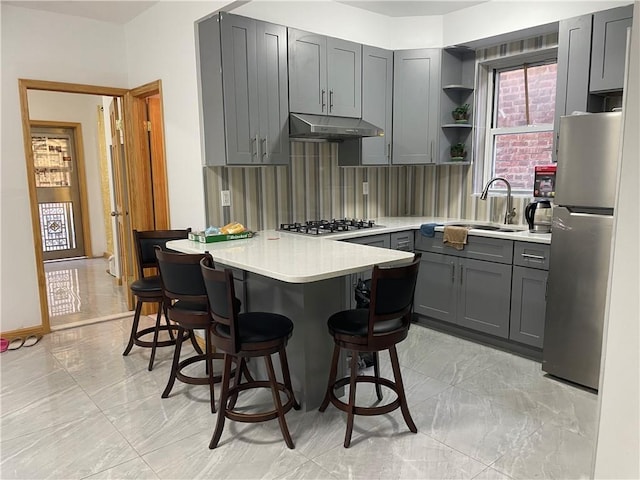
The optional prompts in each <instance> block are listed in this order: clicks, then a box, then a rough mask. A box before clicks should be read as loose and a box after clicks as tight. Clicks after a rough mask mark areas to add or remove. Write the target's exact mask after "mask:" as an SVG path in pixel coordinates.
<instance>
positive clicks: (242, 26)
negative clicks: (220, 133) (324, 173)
mask: <svg viewBox="0 0 640 480" xmlns="http://www.w3.org/2000/svg"><path fill="white" fill-rule="evenodd" d="M220 28H221V37H222V83H223V91H224V114H225V136H226V145H227V164H245V165H246V164H252V163H259V162H260V158H258V148H259V145H258V143H259V138H258V118H259V117H258V70H257V69H258V66H257V60H256V22H255V20H251V19H248V18H245V17H238V16H235V15H221V16H220Z"/></svg>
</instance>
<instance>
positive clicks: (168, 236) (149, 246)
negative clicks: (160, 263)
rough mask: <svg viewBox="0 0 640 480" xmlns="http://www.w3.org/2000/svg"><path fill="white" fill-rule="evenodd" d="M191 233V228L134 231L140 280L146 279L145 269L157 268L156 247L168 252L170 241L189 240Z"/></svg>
mask: <svg viewBox="0 0 640 480" xmlns="http://www.w3.org/2000/svg"><path fill="white" fill-rule="evenodd" d="M190 231H191V229H190V228H187V229H186V230H146V231H138V230H134V231H133V239H134V242H135V245H136V258H137V260H138V275H139V276H138V278H144V269H145V268H153V267H156V266H157V262H156V252H155V247H156V246H159V247H161V248H162V249H163V250H166V245H167V242H168V241H170V240H183V239H185V238H188V237H189V232H190Z"/></svg>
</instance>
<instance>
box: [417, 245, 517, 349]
mask: <svg viewBox="0 0 640 480" xmlns="http://www.w3.org/2000/svg"><path fill="white" fill-rule="evenodd" d="M510 300H511V265H506V264H500V263H493V262H484V261H482V260H474V259H469V258H459V257H454V256H451V255H440V254H435V253H429V252H423V253H422V260H421V264H420V272H419V274H418V284H417V286H416V296H415V304H414V310H415V312H416V313H419V314H421V315H425V316H428V317H431V318H435V319H438V320H442V321H444V322H449V323H453V324H456V325H460V326H463V327H466V328H470V329H472V330H476V331H480V332H484V333H489V334H491V335H495V336H497V337H502V338H507V337H508V336H509V304H510Z"/></svg>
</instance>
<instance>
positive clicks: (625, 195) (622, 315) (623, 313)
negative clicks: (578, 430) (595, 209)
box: [594, 2, 640, 479]
mask: <svg viewBox="0 0 640 480" xmlns="http://www.w3.org/2000/svg"><path fill="white" fill-rule="evenodd" d="M633 23H634V25H637V26H638V27H634V32H633V36H632V44H631V54H630V58H631V61H630V66H629V78H628V80H627V81H628V85H629V88H627V90H626V92H627V95H626V97H627V98H626V104H625V113H624V116H625V126H624V139H623V147H622V148H623V154H622V165H621V171H620V183H619V186H618V194H619V197H618V201H617V202H616V212H617V219H616V222H615V227H614V240H613V267H612V273H611V279H610V284H609V309H608V311H607V320H606V322H605V335H604V348H603V351H602V372H601V383H600V391H601V395H600V426H599V429H598V440H597V446H596V455H595V469H594V478H598V479H600V478H602V479H605V478H606V479H609V478H616V479H621V478H629V479H638V478H640V325H639V323H640V299H639V297H638V292H640V252H639V251H638V238H640V215H639V214H638V190H640V165H639V162H638V152H640V141H638V131H640V92H638V85H640V2H636V3H635V6H634V17H633Z"/></svg>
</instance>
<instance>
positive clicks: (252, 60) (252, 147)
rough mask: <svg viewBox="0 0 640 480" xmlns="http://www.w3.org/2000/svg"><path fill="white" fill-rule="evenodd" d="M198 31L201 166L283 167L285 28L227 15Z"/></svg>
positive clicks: (286, 129) (286, 134) (285, 155)
mask: <svg viewBox="0 0 640 480" xmlns="http://www.w3.org/2000/svg"><path fill="white" fill-rule="evenodd" d="M197 28H198V58H199V67H200V87H201V102H202V124H203V125H202V131H203V137H204V138H203V140H204V154H205V164H206V165H269V164H287V163H288V162H289V123H288V122H289V103H288V83H287V82H288V75H287V43H286V39H287V36H286V28H285V27H283V26H281V25H275V24H271V23H266V22H261V21H257V20H253V19H250V18H246V17H241V16H238V15H230V14H227V13H219V14H217V15H214V16H212V17H209V18H207V19H205V20H203V21H202V22H200V23H198V27H197Z"/></svg>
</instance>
